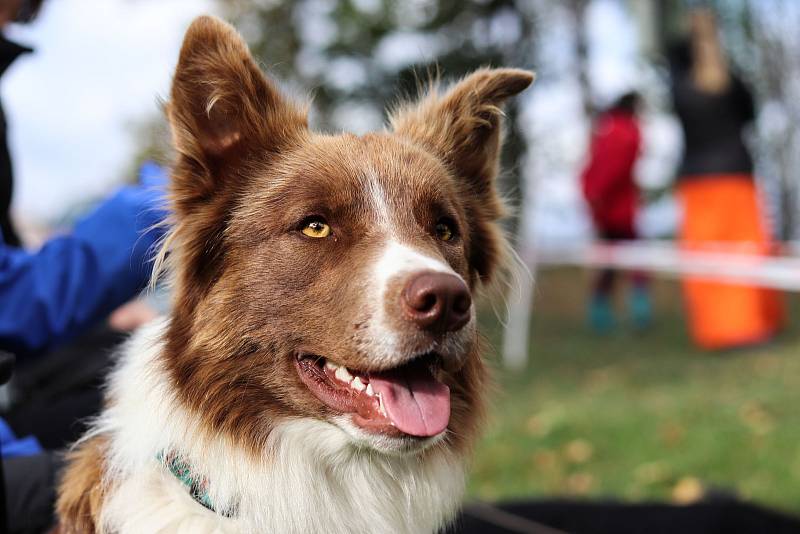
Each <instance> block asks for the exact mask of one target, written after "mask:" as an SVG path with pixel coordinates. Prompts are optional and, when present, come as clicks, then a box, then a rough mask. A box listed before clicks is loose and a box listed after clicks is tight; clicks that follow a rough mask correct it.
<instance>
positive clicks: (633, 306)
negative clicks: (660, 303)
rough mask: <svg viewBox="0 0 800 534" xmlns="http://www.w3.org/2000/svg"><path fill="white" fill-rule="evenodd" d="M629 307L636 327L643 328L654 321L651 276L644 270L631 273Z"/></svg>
mask: <svg viewBox="0 0 800 534" xmlns="http://www.w3.org/2000/svg"><path fill="white" fill-rule="evenodd" d="M628 309H629V311H630V314H631V321H632V322H633V326H634V328H636V329H638V330H641V329H644V328H647V327H648V326H650V324H651V323H652V321H653V307H652V304H651V302H650V278H649V277H648V276H647V274H645V273H643V272H638V271H634V272H633V273H631V292H630V294H629V296H628Z"/></svg>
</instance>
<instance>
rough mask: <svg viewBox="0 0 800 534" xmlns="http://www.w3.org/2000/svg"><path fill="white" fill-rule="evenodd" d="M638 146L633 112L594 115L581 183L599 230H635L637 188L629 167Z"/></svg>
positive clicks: (637, 127) (626, 232) (639, 142)
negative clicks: (590, 141)
mask: <svg viewBox="0 0 800 534" xmlns="http://www.w3.org/2000/svg"><path fill="white" fill-rule="evenodd" d="M640 146H641V134H640V133H639V125H638V123H637V121H636V117H635V115H633V114H632V113H629V112H624V111H610V112H607V113H605V114H603V115H601V116H600V117H599V118H598V120H597V123H596V126H595V129H594V132H593V133H592V143H591V147H590V155H589V162H588V164H587V165H586V168H585V169H584V171H583V174H582V175H581V183H582V186H583V195H584V197H585V198H586V201H587V202H588V203H589V208H590V210H591V212H592V218H593V219H594V223H595V226H596V227H597V230H598V231H599V232H600V233H601V234H604V233H612V234H623V235H630V236H631V237H633V235H634V233H635V232H634V218H635V215H636V207H637V204H638V199H639V198H638V197H639V190H638V188H637V187H636V183H635V182H634V179H633V167H634V164H635V163H636V158H637V157H638V155H639V148H640Z"/></svg>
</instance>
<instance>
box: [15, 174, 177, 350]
mask: <svg viewBox="0 0 800 534" xmlns="http://www.w3.org/2000/svg"><path fill="white" fill-rule="evenodd" d="M141 178H142V180H141V181H142V185H140V186H128V187H123V188H121V189H120V190H119V191H117V193H116V194H114V195H113V196H112V197H111V198H109V199H108V200H106V201H105V202H103V203H102V204H100V205H99V206H98V207H97V208H96V209H95V210H94V211H93V212H92V213H90V214H89V215H87V216H86V217H85V218H83V219H82V220H80V221H79V222H78V223H77V224H76V226H75V228H74V230H73V231H72V233H70V234H68V235H64V236H61V237H55V238H53V239H50V240H49V241H48V242H47V243H45V245H44V246H43V247H42V248H41V249H40V250H38V251H37V252H28V251H25V250H21V249H16V248H11V247H7V246H5V245H3V244H2V243H0V349H3V350H6V351H10V352H13V353H16V354H17V357H18V358H21V359H24V358H25V357H26V355H30V354H31V353H35V352H39V351H41V350H43V349H45V348H47V347H49V346H52V345H54V344H57V343H60V342H63V341H66V340H68V339H70V338H71V337H73V336H75V335H77V334H79V333H81V332H83V331H85V330H86V329H87V328H88V327H90V326H92V324H93V323H95V322H97V321H98V320H100V319H102V318H104V317H106V316H107V315H108V314H109V313H110V312H111V311H112V310H113V309H114V308H116V307H117V306H119V305H120V304H123V303H124V302H126V301H127V300H129V299H130V298H131V297H133V296H135V295H136V294H137V293H138V292H139V291H140V290H141V289H142V288H143V287H144V286H145V285H146V284H147V282H148V280H149V277H150V273H151V271H152V261H151V259H152V257H153V253H154V248H155V245H156V243H157V241H158V240H159V239H160V238H161V237H162V235H163V229H162V228H154V225H156V224H157V223H159V222H161V221H162V219H163V218H164V215H165V211H164V207H163V187H160V186H159V185H162V186H163V183H164V181H165V180H164V173H163V170H161V168H160V167H158V166H156V165H155V164H149V165H148V164H146V165H145V166H143V167H142V171H141Z"/></svg>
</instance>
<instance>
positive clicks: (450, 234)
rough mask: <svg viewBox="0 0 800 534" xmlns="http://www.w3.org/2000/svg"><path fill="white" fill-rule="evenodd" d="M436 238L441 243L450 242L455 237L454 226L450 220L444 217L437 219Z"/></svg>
mask: <svg viewBox="0 0 800 534" xmlns="http://www.w3.org/2000/svg"><path fill="white" fill-rule="evenodd" d="M435 230H436V237H438V238H439V239H441V240H442V241H450V240H451V239H453V238H454V237H455V235H456V225H455V223H454V222H453V221H451V220H450V219H447V218H445V217H443V218H441V219H439V222H437V223H436V228H435Z"/></svg>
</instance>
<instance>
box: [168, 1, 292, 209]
mask: <svg viewBox="0 0 800 534" xmlns="http://www.w3.org/2000/svg"><path fill="white" fill-rule="evenodd" d="M167 109H168V115H169V119H170V123H171V126H172V132H173V143H174V145H175V148H176V149H177V151H178V152H179V154H180V155H181V156H183V157H184V158H187V159H188V160H190V162H191V163H192V166H193V167H194V168H195V171H197V170H200V171H202V172H201V174H203V175H204V176H203V177H202V178H203V179H204V180H206V181H208V182H214V181H215V180H218V179H221V177H220V176H217V171H220V170H224V169H230V168H231V164H235V163H237V160H241V159H242V158H244V157H246V156H247V155H248V154H250V153H252V152H253V151H262V152H270V151H277V150H279V149H280V148H281V147H282V146H283V145H285V144H286V143H288V142H291V140H292V137H293V136H297V134H298V133H299V132H301V131H303V130H304V129H305V128H306V127H307V121H306V110H305V109H304V108H302V107H300V106H298V105H297V104H295V103H293V102H291V101H289V100H288V99H286V98H285V97H284V96H283V95H282V94H281V93H280V91H279V90H278V88H277V87H276V85H275V83H274V82H272V81H271V80H269V79H267V78H266V77H265V76H264V75H263V74H262V72H261V70H260V69H259V68H258V65H256V62H255V61H254V60H253V57H252V56H251V55H250V51H249V50H248V48H247V45H246V44H245V43H244V41H243V40H242V38H241V36H240V35H239V34H238V33H237V32H236V30H235V29H234V28H233V27H232V26H230V25H229V24H227V23H226V22H223V21H222V20H220V19H217V18H215V17H209V16H204V17H199V18H197V19H196V20H195V21H194V22H193V23H192V24H191V26H190V27H189V29H188V31H187V32H186V37H185V38H184V41H183V46H182V48H181V53H180V59H179V60H178V66H177V68H176V70H175V77H174V80H173V84H172V93H171V96H170V102H169V104H168V108H167ZM198 166H199V167H200V168H199V169H198V168H197V167H198ZM195 174H197V173H196V172H195ZM198 178H199V177H194V180H197V179H198ZM213 185H214V184H213V183H206V184H202V183H193V184H187V187H188V186H190V187H191V188H192V189H193V190H194V192H195V193H196V194H198V195H203V196H205V195H207V194H208V193H211V191H209V187H212V186H213ZM176 186H179V184H176Z"/></svg>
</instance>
